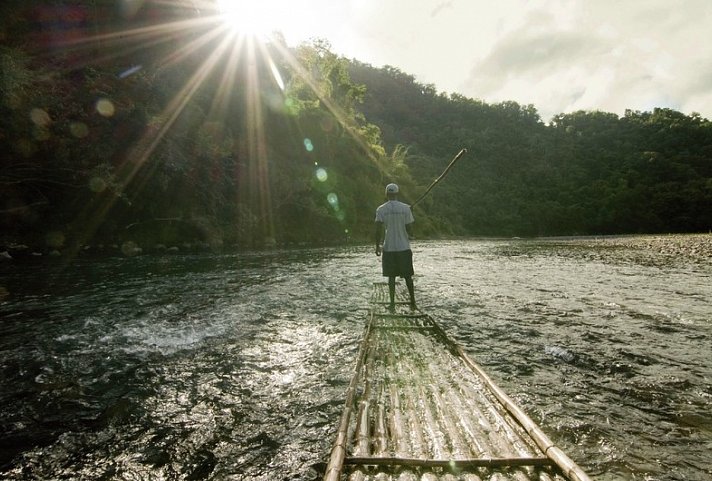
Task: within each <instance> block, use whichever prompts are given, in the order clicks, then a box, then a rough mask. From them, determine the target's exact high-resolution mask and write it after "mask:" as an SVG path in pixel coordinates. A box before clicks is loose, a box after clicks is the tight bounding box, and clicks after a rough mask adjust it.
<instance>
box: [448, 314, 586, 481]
mask: <svg viewBox="0 0 712 481" xmlns="http://www.w3.org/2000/svg"><path fill="white" fill-rule="evenodd" d="M435 326H436V330H438V331H439V333H440V335H441V336H443V338H444V339H446V340H447V341H448V342H449V344H450V345H451V346H452V347H453V349H455V351H456V352H457V354H458V355H459V356H460V357H461V358H462V360H463V361H464V362H465V364H467V366H468V367H470V369H472V370H473V371H475V372H476V373H477V375H479V376H480V379H482V382H484V383H485V384H486V385H487V387H488V388H489V389H490V391H491V392H492V394H493V395H494V396H495V397H496V398H497V400H498V401H499V402H500V403H501V404H502V405H503V406H504V408H505V409H506V410H507V411H509V413H510V414H511V415H512V416H514V418H515V419H516V420H517V422H519V424H520V425H521V426H522V427H523V428H524V430H525V431H526V432H527V433H528V434H529V436H531V438H532V439H533V440H534V442H535V443H536V444H537V446H539V449H541V451H542V452H543V453H544V454H545V455H546V456H547V457H548V458H549V459H551V460H552V461H553V462H554V463H555V464H556V465H557V466H558V467H559V469H561V471H562V472H563V473H564V474H565V475H566V476H567V477H568V478H569V479H571V480H572V481H591V478H590V477H589V476H588V475H587V474H586V473H585V472H584V471H583V470H582V469H581V468H580V467H579V466H578V465H577V464H576V463H575V462H574V461H573V460H572V459H571V458H569V457H568V456H567V455H566V453H564V452H563V451H562V450H561V449H560V448H559V447H558V446H556V445H555V444H554V443H553V442H552V441H551V439H549V437H548V436H547V435H546V434H544V431H542V430H541V428H540V427H539V426H538V425H537V424H536V423H535V422H534V421H533V420H532V419H531V418H530V417H529V416H528V415H527V414H526V413H525V412H524V411H522V409H521V408H520V407H519V406H517V405H516V404H515V403H514V401H512V399H511V398H510V397H509V396H508V395H507V394H506V393H505V392H504V391H503V390H502V389H501V388H500V387H499V386H497V385H496V384H495V383H494V381H492V379H491V378H490V377H489V376H488V375H487V373H486V372H485V371H484V370H483V369H482V368H481V367H480V366H479V365H478V364H477V363H475V362H474V361H473V360H472V359H471V358H470V356H468V355H467V353H466V352H465V350H464V349H463V348H462V347H461V346H460V345H459V344H457V343H455V342H454V341H452V340H451V339H450V338H449V337H448V336H447V334H446V333H445V331H443V329H442V328H441V327H440V326H439V325H438V324H435Z"/></svg>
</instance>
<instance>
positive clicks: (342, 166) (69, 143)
mask: <svg viewBox="0 0 712 481" xmlns="http://www.w3.org/2000/svg"><path fill="white" fill-rule="evenodd" d="M38 3H39V4H40V6H34V5H35V4H38ZM115 5H116V4H115V2H108V1H106V2H99V1H98V2H93V4H92V6H91V7H89V6H84V5H83V4H80V3H77V4H76V5H75V6H72V7H68V6H66V5H61V4H57V3H56V2H45V4H44V6H42V2H34V3H33V6H25V5H24V4H23V2H8V3H3V5H2V12H0V13H2V15H0V19H2V20H0V23H2V30H0V32H1V35H2V38H3V45H2V47H0V65H2V72H3V74H2V78H1V79H0V82H2V84H1V91H2V99H1V102H0V144H1V146H2V151H3V152H4V154H5V155H4V157H3V160H2V166H1V169H0V224H1V225H2V239H1V240H2V243H3V244H4V245H6V246H8V245H11V244H18V243H20V244H28V245H29V246H30V247H31V248H32V249H35V250H37V249H39V250H43V249H44V250H48V251H50V250H55V251H58V252H60V253H63V252H66V251H77V250H78V249H87V248H91V249H95V248H97V246H102V245H103V246H110V245H115V246H116V245H118V246H121V245H123V246H125V249H124V250H125V251H126V252H137V251H138V249H139V248H142V249H143V250H146V249H151V248H166V247H170V246H178V245H184V244H185V245H187V244H190V245H197V244H200V245H203V246H207V245H211V246H213V247H220V246H235V247H238V248H254V247H263V246H274V245H287V246H288V245H301V244H312V245H313V244H317V245H319V244H333V243H345V242H352V241H354V240H362V239H366V238H370V236H371V235H372V231H373V216H374V214H373V213H374V211H375V208H376V207H377V205H378V204H379V203H380V202H381V201H382V199H383V192H382V190H383V185H385V183H387V182H388V181H390V180H391V179H392V178H394V177H397V178H398V180H399V181H400V182H402V183H403V184H404V187H406V188H408V186H409V183H410V178H409V176H408V174H407V172H406V170H405V167H404V164H403V156H402V155H399V152H400V151H397V152H396V154H395V155H392V154H387V153H386V152H385V150H384V149H383V147H382V144H381V139H380V136H379V135H380V134H379V131H378V128H376V127H375V126H374V125H372V124H370V123H369V122H368V121H367V120H366V119H365V118H364V117H363V115H362V114H361V113H359V112H358V111H357V110H355V109H354V106H355V105H356V104H358V103H359V102H360V100H361V98H362V97H363V93H364V88H363V87H362V86H359V85H356V84H354V83H353V82H351V81H350V80H349V78H348V73H347V71H346V68H347V62H346V60H344V59H341V58H338V57H337V56H336V55H334V54H333V53H331V52H330V51H329V49H328V45H325V44H322V43H320V42H316V43H313V44H310V45H304V46H301V47H298V48H295V49H288V48H287V47H286V46H285V45H284V43H283V42H282V41H280V40H279V39H276V40H273V41H271V42H269V43H267V44H263V43H260V42H255V41H254V40H248V39H244V38H242V39H241V38H240V37H239V36H238V35H236V34H235V32H233V31H231V30H230V29H227V28H225V26H223V25H221V24H220V23H219V22H217V21H216V20H215V19H214V17H213V18H211V17H210V16H207V15H204V14H203V13H202V12H199V11H195V10H194V9H189V8H183V9H181V8H177V7H175V6H170V4H163V3H156V2H153V3H147V4H146V6H145V7H144V8H142V9H139V10H138V11H135V12H128V13H127V12H123V11H120V10H117V9H116V8H115ZM422 220H423V222H422V227H423V228H424V229H426V230H427V228H428V222H427V217H424V218H423V219H422ZM430 233H431V234H432V233H434V232H433V231H431V232H430ZM114 249H115V247H114Z"/></svg>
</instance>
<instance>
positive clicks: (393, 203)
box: [376, 184, 415, 310]
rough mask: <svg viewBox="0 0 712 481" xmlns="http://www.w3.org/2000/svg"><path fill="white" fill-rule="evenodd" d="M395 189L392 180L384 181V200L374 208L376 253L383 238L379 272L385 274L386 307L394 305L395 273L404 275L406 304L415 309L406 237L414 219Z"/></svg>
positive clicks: (396, 187) (379, 250)
mask: <svg viewBox="0 0 712 481" xmlns="http://www.w3.org/2000/svg"><path fill="white" fill-rule="evenodd" d="M398 190H399V189H398V186H397V185H396V184H388V185H387V186H386V197H387V198H388V202H386V203H385V204H383V205H381V206H380V207H379V208H378V209H376V255H377V256H380V255H381V239H384V241H383V261H382V265H383V275H384V276H386V277H388V293H389V295H390V300H391V303H390V309H391V310H393V309H394V308H395V293H396V276H398V277H402V278H403V279H405V285H406V286H408V293H409V294H410V307H411V309H415V292H414V289H413V252H412V251H411V250H410V241H409V240H408V238H409V236H410V234H411V232H410V225H411V224H412V223H413V222H414V221H415V219H414V218H413V213H412V212H411V210H410V206H409V205H408V204H404V203H403V202H400V201H398V200H397V198H398ZM384 228H385V237H384V236H383V231H384Z"/></svg>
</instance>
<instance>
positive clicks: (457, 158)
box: [410, 149, 467, 207]
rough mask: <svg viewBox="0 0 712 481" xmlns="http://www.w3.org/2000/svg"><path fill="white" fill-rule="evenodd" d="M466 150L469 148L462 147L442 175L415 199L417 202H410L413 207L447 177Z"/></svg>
mask: <svg viewBox="0 0 712 481" xmlns="http://www.w3.org/2000/svg"><path fill="white" fill-rule="evenodd" d="M466 152H467V149H462V150H461V151H460V152H458V153H457V155H456V156H455V158H453V159H452V160H451V161H450V163H449V164H448V165H447V167H446V168H445V170H444V171H443V173H442V174H440V176H439V177H438V178H437V179H435V180H434V181H433V182H432V183H431V184H430V185H429V186H428V188H427V189H425V192H423V193H422V194H421V195H420V197H418V198H417V199H416V200H415V202H413V203H412V204H410V206H411V207H413V206H415V204H417V203H418V202H420V201H421V200H423V199H424V198H425V196H426V195H428V193H429V192H430V191H431V190H433V187H435V185H436V184H437V183H438V182H440V181H441V180H443V179H444V178H445V176H446V175H447V173H448V172H450V169H452V167H453V166H454V165H455V162H457V161H458V160H460V157H462V156H463V155H464V154H465V153H466Z"/></svg>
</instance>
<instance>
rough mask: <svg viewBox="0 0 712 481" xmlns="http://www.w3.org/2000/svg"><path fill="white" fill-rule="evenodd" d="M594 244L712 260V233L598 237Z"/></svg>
mask: <svg viewBox="0 0 712 481" xmlns="http://www.w3.org/2000/svg"><path fill="white" fill-rule="evenodd" d="M593 244H594V245H598V246H615V247H623V248H630V249H635V250H638V251H640V252H641V253H646V254H650V255H655V256H661V257H664V258H667V259H679V260H686V261H693V262H702V263H708V262H712V234H667V235H647V236H631V237H608V238H605V239H596V240H595V241H593Z"/></svg>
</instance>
